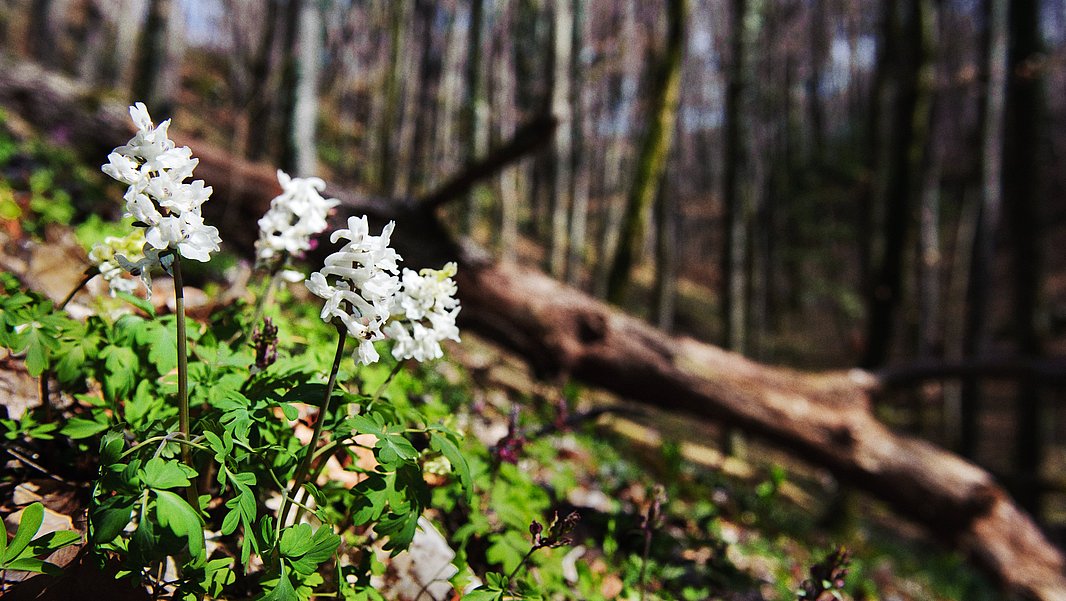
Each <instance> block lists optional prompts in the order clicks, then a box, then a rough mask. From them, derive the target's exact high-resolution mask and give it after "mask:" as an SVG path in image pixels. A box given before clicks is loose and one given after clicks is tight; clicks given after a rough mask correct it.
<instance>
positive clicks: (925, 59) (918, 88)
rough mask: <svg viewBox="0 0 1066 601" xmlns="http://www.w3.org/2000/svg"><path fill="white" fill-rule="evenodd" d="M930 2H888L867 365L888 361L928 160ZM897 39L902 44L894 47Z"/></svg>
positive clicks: (897, 42) (876, 364)
mask: <svg viewBox="0 0 1066 601" xmlns="http://www.w3.org/2000/svg"><path fill="white" fill-rule="evenodd" d="M931 1H932V0H915V1H914V2H909V3H906V4H905V5H904V6H903V10H902V14H897V11H898V8H897V7H896V4H895V3H894V2H888V3H887V4H886V6H887V7H888V8H887V9H886V13H887V14H886V15H885V16H886V23H885V32H884V33H885V35H886V39H885V42H884V43H885V56H884V57H883V60H886V61H889V62H888V64H889V65H890V69H891V72H890V86H891V88H892V91H893V92H894V93H893V95H892V98H891V101H890V104H889V105H888V106H887V107H886V108H888V109H889V110H888V111H886V112H885V114H883V115H882V118H883V119H884V127H885V130H884V131H883V134H882V143H883V144H884V145H885V149H884V152H883V153H882V160H881V162H880V164H879V165H878V169H877V172H876V182H875V197H874V202H875V204H877V205H878V206H880V207H881V209H882V211H883V215H884V222H883V224H882V227H881V232H880V234H879V238H880V243H879V245H880V247H881V252H880V253H874V262H875V272H874V274H873V282H872V286H871V288H870V290H869V293H868V297H867V307H868V308H867V336H866V352H865V353H864V356H863V359H862V365H863V366H864V367H868V368H869V367H875V366H879V365H882V364H884V362H885V360H886V359H887V357H888V353H889V350H890V347H891V343H892V339H893V336H894V334H895V327H896V313H897V310H898V308H899V305H900V301H901V294H902V284H903V263H904V249H905V247H906V241H907V237H908V233H909V231H910V229H911V228H910V223H911V219H912V216H911V211H912V210H913V207H914V206H915V202H914V200H913V199H914V198H915V190H916V189H917V186H916V185H915V183H916V182H920V181H921V179H920V175H919V174H920V171H919V170H918V169H919V167H920V165H921V164H922V163H923V161H924V149H925V148H926V138H927V136H928V135H929V107H930V103H931V99H932V97H931V90H930V89H929V88H928V87H926V86H925V85H924V84H923V83H922V72H923V69H926V68H928V66H927V65H928V64H929V61H930V47H929V31H930V27H931V18H932V7H931ZM892 38H895V39H894V40H893V39H892ZM896 44H899V45H898V46H896V47H895V48H893V47H894V46H895V45H896ZM893 50H894V51H893ZM878 254H879V256H878Z"/></svg>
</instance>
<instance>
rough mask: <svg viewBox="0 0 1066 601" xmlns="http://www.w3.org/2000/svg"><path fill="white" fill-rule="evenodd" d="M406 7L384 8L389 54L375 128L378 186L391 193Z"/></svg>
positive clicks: (402, 4)
mask: <svg viewBox="0 0 1066 601" xmlns="http://www.w3.org/2000/svg"><path fill="white" fill-rule="evenodd" d="M407 6H408V4H407V3H406V2H392V3H389V4H388V5H387V6H386V7H385V9H386V10H387V11H388V20H389V54H388V65H387V66H386V68H385V69H386V70H385V89H384V90H383V94H384V98H383V101H382V105H381V110H382V112H381V115H380V119H379V120H378V122H377V125H378V127H377V130H376V135H377V142H376V143H377V149H378V156H377V157H376V159H377V163H378V187H379V189H380V190H382V191H383V192H384V193H385V194H392V192H393V190H394V188H395V185H396V161H397V148H396V137H395V136H394V135H393V133H394V132H395V130H396V129H397V125H398V123H397V112H398V111H399V110H400V106H399V104H400V91H401V89H402V81H401V80H402V78H403V57H404V53H403V52H402V51H401V48H402V47H403V45H404V30H405V26H406V23H407V19H406V14H407Z"/></svg>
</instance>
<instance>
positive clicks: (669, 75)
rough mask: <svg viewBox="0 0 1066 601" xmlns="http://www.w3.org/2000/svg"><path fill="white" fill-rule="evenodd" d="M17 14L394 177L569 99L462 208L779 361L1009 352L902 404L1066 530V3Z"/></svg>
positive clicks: (26, 33) (152, 97) (510, 256)
mask: <svg viewBox="0 0 1066 601" xmlns="http://www.w3.org/2000/svg"><path fill="white" fill-rule="evenodd" d="M0 39H2V40H3V48H4V49H5V50H6V52H7V53H9V55H10V56H12V57H16V58H19V59H24V60H33V61H35V62H38V63H40V64H43V65H46V66H48V67H50V68H52V69H55V70H59V71H62V72H64V73H66V74H68V75H72V76H74V77H76V78H78V79H80V80H81V81H82V82H84V83H87V84H89V85H92V86H94V87H95V88H97V89H98V90H99V93H100V95H101V97H107V98H116V97H117V98H120V99H123V100H124V101H133V100H143V101H145V102H146V103H147V105H148V107H149V108H150V110H151V111H152V114H153V116H154V117H156V118H157V119H158V120H162V119H163V118H166V117H170V116H174V117H176V118H177V119H176V120H177V121H178V122H180V123H181V125H182V129H183V130H184V131H185V132H186V133H191V134H193V135H196V136H199V137H201V138H203V139H205V140H208V141H210V142H213V143H215V144H218V145H220V146H222V147H224V148H228V149H229V150H230V152H232V153H234V154H236V155H239V156H243V157H246V158H248V159H252V160H262V161H267V162H270V163H272V164H275V165H277V166H279V167H281V168H283V169H286V170H287V171H289V172H290V173H294V174H298V175H318V176H320V177H323V178H324V179H326V180H328V181H330V182H333V183H336V184H338V185H341V186H344V187H347V188H351V189H357V190H360V191H362V192H363V193H365V194H367V195H370V196H375V197H382V198H395V197H416V196H419V195H421V194H423V193H425V192H427V191H431V190H433V189H434V188H435V186H437V185H439V184H440V183H441V182H442V180H443V179H445V178H447V177H449V176H451V175H452V174H455V173H458V172H461V171H462V169H463V167H464V166H465V165H468V164H470V163H471V162H472V160H473V159H474V158H475V157H481V156H485V155H487V154H491V153H492V152H493V149H494V148H497V147H499V146H500V145H501V144H503V143H504V142H506V141H507V140H509V139H511V138H512V137H513V136H514V135H515V134H516V132H518V133H521V132H522V131H523V128H524V127H527V126H528V127H532V128H543V127H551V124H552V123H553V122H554V124H555V130H554V135H553V137H552V140H551V142H550V144H548V145H547V146H546V147H544V148H543V149H541V150H540V151H539V152H538V153H536V154H534V155H531V156H528V157H526V158H525V159H523V160H522V161H521V162H520V163H518V164H517V165H516V166H514V167H512V168H509V169H507V170H504V171H503V172H502V173H500V174H499V175H498V176H497V177H495V178H494V180H493V181H492V182H491V183H490V184H487V185H481V186H479V187H478V188H476V189H475V191H474V193H472V194H470V195H469V197H468V198H467V199H466V201H465V203H464V204H462V205H461V206H455V207H450V208H449V209H448V210H449V211H452V213H453V214H452V215H451V216H450V220H449V221H450V223H452V224H453V225H454V227H455V228H456V230H457V231H459V232H462V233H464V234H467V235H469V236H471V237H473V238H474V239H475V240H477V241H478V242H480V243H482V244H483V245H485V246H487V247H489V248H491V249H494V252H495V253H497V254H498V256H499V257H501V258H503V259H505V260H516V261H521V262H525V263H534V264H538V265H540V266H542V268H543V269H544V270H545V271H547V272H549V273H550V274H552V275H553V276H555V277H557V278H559V279H561V280H564V281H566V282H568V283H570V284H572V285H573V286H576V287H578V288H580V289H583V290H585V291H588V292H591V293H593V294H595V295H597V296H600V297H603V298H606V299H609V300H610V301H611V302H614V303H616V304H619V305H621V306H623V307H624V308H626V309H627V310H630V311H632V312H634V313H637V314H640V315H643V316H645V317H646V318H647V319H648V320H649V321H651V322H653V323H656V324H657V325H658V326H660V327H661V328H663V329H665V330H667V331H671V332H674V333H678V334H685V335H691V336H693V337H696V338H699V339H702V340H705V341H708V342H711V343H714V344H718V345H721V346H723V347H725V348H728V349H731V350H735V351H738V352H741V353H744V354H746V355H747V356H749V357H753V358H756V359H758V360H761V361H766V362H771V363H778V364H786V365H791V366H795V367H802V368H830V367H834V368H835V367H848V366H861V367H865V368H869V369H875V370H889V371H891V369H901V370H902V369H915V368H921V369H926V370H930V371H932V372H937V371H938V370H940V371H942V372H944V373H964V374H970V375H973V374H975V373H981V372H995V373H997V374H1006V375H1007V376H1009V377H1008V378H1007V379H1006V380H1003V381H997V382H992V383H990V382H987V381H985V380H981V379H978V378H963V379H962V380H958V381H955V380H952V381H945V383H944V384H930V385H925V386H923V387H921V388H919V389H917V390H915V391H911V392H908V393H907V394H906V395H900V397H899V398H891V399H887V400H886V402H885V404H884V406H882V407H880V411H881V415H882V417H884V418H885V419H887V420H888V421H889V422H890V423H892V424H894V425H896V426H898V427H900V428H904V429H908V430H910V431H913V432H915V433H918V434H921V435H923V436H925V437H928V438H930V439H932V440H934V441H937V442H938V443H940V444H943V445H945V446H947V447H948V448H951V449H954V450H956V451H958V452H960V453H962V454H963V455H964V456H967V457H970V458H974V459H976V460H977V461H978V462H979V463H981V464H982V465H984V466H986V467H987V468H989V469H990V470H992V471H993V472H994V473H996V474H997V475H998V476H1000V477H1001V478H1002V480H1003V481H1004V482H1005V483H1007V485H1008V486H1009V487H1011V489H1012V491H1013V492H1014V493H1015V495H1016V496H1017V498H1018V499H1019V501H1020V502H1021V503H1022V504H1023V505H1025V506H1026V507H1028V508H1029V509H1031V510H1033V511H1034V512H1035V513H1036V514H1037V515H1038V516H1040V518H1042V520H1043V522H1044V523H1045V525H1051V526H1053V527H1054V526H1062V525H1066V478H1063V477H1062V474H1063V473H1064V472H1063V470H1062V467H1063V466H1064V465H1066V448H1062V447H1061V444H1060V443H1061V441H1062V440H1063V439H1064V436H1063V435H1064V434H1066V415H1064V414H1063V411H1062V407H1061V402H1060V401H1061V392H1062V389H1061V386H1060V385H1061V380H1062V372H1061V369H1057V368H1056V366H1060V367H1061V364H1060V363H1058V362H1056V360H1055V357H1061V356H1062V355H1063V354H1064V350H1066V348H1064V347H1066V261H1064V260H1063V258H1062V253H1061V249H1062V248H1063V247H1064V244H1063V242H1064V237H1066V203H1064V202H1062V200H1061V199H1062V196H1063V192H1064V189H1066V170H1064V169H1060V168H1059V167H1060V165H1061V161H1062V156H1063V153H1064V152H1066V103H1064V99H1066V95H1064V94H1063V92H1064V91H1066V69H1064V68H1063V67H1064V64H1066V45H1064V43H1066V1H1064V0H1044V1H1043V2H1040V1H1037V0H1016V1H1007V0H907V1H900V2H897V1H894V0H718V1H711V0H664V1H663V2H640V1H637V0H496V1H485V0H442V1H438V2H434V1H429V0H413V1H409V2H399V1H396V2H385V1H358V0H315V1H312V0H262V1H248V0H5V1H4V2H3V3H0ZM528 124H531V125H528ZM889 366H894V367H892V368H889Z"/></svg>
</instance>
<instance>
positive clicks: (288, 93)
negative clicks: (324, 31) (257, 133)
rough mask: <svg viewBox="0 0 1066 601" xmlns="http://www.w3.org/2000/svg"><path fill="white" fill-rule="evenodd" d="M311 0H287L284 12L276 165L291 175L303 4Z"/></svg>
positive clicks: (293, 162)
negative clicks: (291, 142) (291, 141)
mask: <svg viewBox="0 0 1066 601" xmlns="http://www.w3.org/2000/svg"><path fill="white" fill-rule="evenodd" d="M309 1H311V0H288V5H287V7H286V10H285V30H284V38H283V40H282V55H283V58H282V65H281V78H280V81H279V82H278V100H279V102H278V103H277V105H276V108H277V116H278V118H277V130H276V131H275V136H274V139H275V140H278V141H280V142H281V144H280V146H279V147H278V148H277V150H276V151H275V154H274V157H275V163H277V165H278V167H279V168H281V169H283V170H285V171H289V172H295V157H294V156H293V154H292V151H293V147H292V145H291V144H289V139H290V138H291V136H292V132H293V129H294V125H295V116H296V82H297V81H298V72H299V68H300V67H299V64H298V63H299V60H300V58H299V57H300V55H299V46H298V43H299V31H300V29H299V28H300V13H301V12H302V10H303V4H304V3H305V2H309Z"/></svg>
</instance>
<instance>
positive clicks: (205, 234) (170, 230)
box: [103, 102, 221, 291]
mask: <svg viewBox="0 0 1066 601" xmlns="http://www.w3.org/2000/svg"><path fill="white" fill-rule="evenodd" d="M130 117H132V118H133V122H134V124H135V125H136V126H137V128H138V129H137V133H136V134H134V136H133V138H131V139H130V141H129V142H128V143H127V144H126V145H125V146H120V147H118V148H116V149H115V150H114V152H112V153H111V154H109V155H108V157H107V160H108V163H107V164H106V165H104V166H103V172H104V173H106V174H107V175H109V176H111V177H113V178H114V179H116V180H118V181H120V182H122V183H124V184H126V185H128V186H129V189H128V190H127V191H126V194H125V199H126V213H125V216H127V217H133V219H134V220H135V225H138V226H140V227H143V228H145V232H144V239H145V244H144V247H143V255H144V257H143V258H142V259H140V260H138V261H130V260H129V259H127V258H126V257H125V256H123V255H117V256H116V259H117V260H118V262H119V264H121V265H122V267H123V268H125V269H126V270H128V271H130V272H131V273H134V274H140V275H141V276H142V277H143V278H144V280H145V285H146V286H148V287H149V291H150V290H151V284H150V282H151V280H150V279H149V270H150V268H151V267H152V266H153V265H156V264H159V263H160V255H164V254H166V253H168V252H178V253H180V254H181V256H183V257H186V258H189V259H195V260H197V261H207V260H209V259H210V258H211V253H213V252H217V251H218V245H219V242H221V240H220V239H219V237H218V230H217V229H216V228H214V227H212V226H209V225H205V224H204V219H203V217H202V216H201V214H200V205H202V204H203V203H204V201H206V200H207V199H208V197H209V196H211V188H210V187H208V186H205V185H204V182H203V181H202V180H196V181H193V182H190V183H186V182H185V180H186V179H188V178H190V177H192V172H193V169H195V168H196V165H197V164H198V163H199V160H198V159H194V158H192V151H191V150H190V149H189V148H188V147H187V146H181V147H178V146H176V145H175V144H174V142H173V141H172V140H171V139H170V138H169V137H167V128H168V127H170V120H169V119H167V120H166V121H164V122H162V123H160V124H159V126H158V127H157V126H155V125H153V123H152V118H151V116H149V114H148V109H147V108H145V106H144V103H141V102H138V103H137V104H135V105H134V106H131V107H130Z"/></svg>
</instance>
